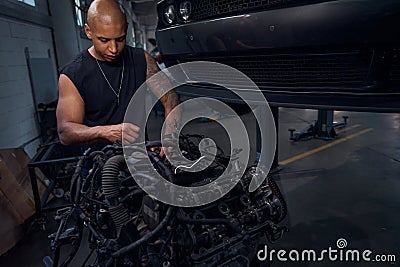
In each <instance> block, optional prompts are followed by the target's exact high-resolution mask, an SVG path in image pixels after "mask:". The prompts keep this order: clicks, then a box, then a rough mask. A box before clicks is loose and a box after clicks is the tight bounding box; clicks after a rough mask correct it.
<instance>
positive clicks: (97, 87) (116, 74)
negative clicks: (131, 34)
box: [60, 46, 147, 127]
mask: <svg viewBox="0 0 400 267" xmlns="http://www.w3.org/2000/svg"><path fill="white" fill-rule="evenodd" d="M122 58H123V60H122ZM98 62H99V64H100V66H101V69H102V70H103V72H104V74H105V76H106V77H107V79H108V81H109V83H110V84H111V86H112V87H113V89H114V90H115V93H114V92H113V90H112V89H111V88H110V86H109V85H108V83H107V81H106V79H105V78H104V76H103V74H102V72H101V70H100V68H99V66H98V65H97V62H96V59H95V58H94V57H93V56H92V55H91V54H90V53H89V52H88V51H87V50H84V51H83V52H81V53H80V54H79V55H78V56H77V57H76V58H75V59H74V60H73V61H71V62H70V63H68V64H66V65H65V66H63V67H62V68H61V69H60V74H65V75H67V76H68V78H69V79H70V80H71V81H72V82H73V83H74V85H75V87H76V88H77V89H78V91H79V93H80V95H81V97H82V99H83V101H84V103H85V117H84V121H83V124H85V125H87V126H89V127H92V126H98V125H111V124H118V123H121V122H123V119H124V115H125V111H126V109H127V107H128V104H129V101H130V100H131V98H132V96H133V95H134V93H135V92H136V90H137V89H138V88H139V87H140V85H141V84H142V83H143V82H145V80H146V68H147V66H146V58H145V56H144V51H143V50H142V49H138V48H133V47H130V46H125V48H124V50H123V52H122V57H121V60H119V61H118V62H116V63H109V62H105V61H100V60H99V61H98ZM122 64H124V77H123V81H122V86H121V92H120V96H119V105H118V101H117V96H116V93H118V90H119V87H120V81H121V74H122ZM138 112H143V111H138Z"/></svg>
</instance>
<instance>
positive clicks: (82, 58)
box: [60, 50, 87, 73]
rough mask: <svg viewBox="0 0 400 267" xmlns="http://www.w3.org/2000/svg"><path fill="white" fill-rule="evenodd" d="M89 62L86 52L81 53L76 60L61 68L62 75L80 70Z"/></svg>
mask: <svg viewBox="0 0 400 267" xmlns="http://www.w3.org/2000/svg"><path fill="white" fill-rule="evenodd" d="M86 60H87V56H86V50H84V51H82V52H80V53H79V54H78V55H77V56H76V57H75V58H74V59H72V60H71V61H69V62H68V63H67V64H65V65H64V66H62V67H61V68H60V73H65V72H69V71H71V70H79V69H80V68H81V67H82V66H83V63H84V62H85V61H86Z"/></svg>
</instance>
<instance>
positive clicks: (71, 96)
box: [56, 74, 140, 145]
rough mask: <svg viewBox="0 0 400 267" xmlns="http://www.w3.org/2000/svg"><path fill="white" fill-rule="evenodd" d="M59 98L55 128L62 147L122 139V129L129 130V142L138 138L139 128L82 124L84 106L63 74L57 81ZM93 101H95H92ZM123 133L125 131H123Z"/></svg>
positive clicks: (124, 125)
mask: <svg viewBox="0 0 400 267" xmlns="http://www.w3.org/2000/svg"><path fill="white" fill-rule="evenodd" d="M58 88H59V98H58V105H57V112H56V115H57V128H58V135H59V138H60V141H61V143H62V144H64V145H71V144H78V145H86V144H92V143H96V142H98V141H99V140H101V139H107V140H109V141H111V142H115V141H116V140H121V139H122V128H123V127H124V128H125V130H126V129H127V128H129V131H126V132H129V133H130V134H129V135H126V137H127V138H129V139H130V141H134V140H135V139H137V138H138V136H139V130H140V129H139V127H137V126H135V125H132V124H129V125H127V124H122V123H121V124H117V125H107V126H95V127H88V126H86V125H84V124H83V118H84V115H85V104H84V102H83V100H82V97H81V95H80V94H79V92H78V90H77V89H76V87H75V85H74V84H73V83H72V81H71V80H70V79H69V78H68V77H67V76H66V75H64V74H61V75H60V79H59V81H58ZM94 101H95V100H94ZM124 132H125V131H124Z"/></svg>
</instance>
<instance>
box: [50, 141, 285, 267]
mask: <svg viewBox="0 0 400 267" xmlns="http://www.w3.org/2000/svg"><path fill="white" fill-rule="evenodd" d="M200 139H201V136H184V137H182V138H180V142H179V146H180V150H181V151H183V152H182V153H183V154H184V156H185V157H186V158H187V159H189V160H196V159H199V157H200V152H199V150H198V140H200ZM158 146H160V143H159V142H147V143H146V148H147V149H146V150H143V149H140V148H137V149H136V148H135V147H131V148H130V150H129V151H130V152H129V153H131V156H132V157H133V159H131V158H128V161H129V160H136V161H137V162H136V165H135V166H137V168H136V172H135V173H134V174H133V176H135V175H141V176H142V177H146V179H147V181H148V185H146V186H152V183H154V182H155V181H154V179H152V177H153V176H154V174H155V172H158V173H159V174H160V175H161V176H163V177H165V178H166V179H167V180H169V181H171V182H173V183H175V184H179V185H184V186H199V185H201V184H205V183H210V182H212V181H213V180H214V179H215V178H216V177H218V176H219V175H221V173H222V172H223V170H224V169H225V168H231V167H232V166H229V164H228V162H229V157H226V156H224V154H223V152H222V151H220V150H218V151H217V155H216V156H215V159H214V160H213V162H212V164H211V165H210V166H208V167H207V168H205V169H204V170H202V171H201V172H197V173H193V172H187V171H185V170H182V169H179V170H177V169H174V168H175V167H173V166H172V165H171V164H170V163H169V162H168V161H167V160H165V159H163V158H162V157H160V155H159V152H158V151H152V149H151V148H153V147H158ZM123 152H125V153H123ZM238 153H240V151H238ZM124 154H125V156H124ZM146 157H147V158H149V159H150V160H151V163H152V166H153V168H151V169H150V170H149V168H143V169H141V168H140V166H141V164H140V161H141V160H143V159H144V158H146ZM231 157H234V156H231ZM125 158H126V151H123V148H122V146H121V145H118V144H116V145H112V146H107V147H105V148H104V149H102V150H101V151H90V150H88V151H86V153H85V154H84V155H83V156H82V157H81V159H80V160H79V162H78V165H77V168H76V171H75V174H74V176H73V178H72V180H71V187H70V194H69V199H70V201H71V203H72V206H71V207H68V208H65V209H62V210H58V211H57V214H56V219H57V220H59V221H60V224H59V229H58V231H57V232H56V233H54V234H52V235H51V236H50V239H51V246H52V249H53V250H54V252H55V256H54V258H53V259H50V257H48V258H47V260H46V261H47V262H48V264H47V265H48V266H58V265H59V263H60V262H61V259H60V258H62V257H60V249H61V246H62V245H64V244H72V250H71V253H70V254H69V255H68V257H67V258H66V259H64V260H63V263H62V264H61V266H67V265H68V264H70V263H71V261H72V259H73V258H74V257H75V255H76V253H77V252H78V250H79V246H80V243H81V240H82V235H83V230H84V228H87V229H88V233H89V235H88V243H89V247H90V249H91V253H90V254H89V255H88V257H87V258H86V260H85V261H84V262H83V263H82V266H93V267H94V266H96V267H97V266H250V265H252V261H253V260H254V258H255V253H256V251H257V246H258V244H266V242H274V241H276V240H278V239H279V238H280V237H281V236H282V233H283V232H284V231H285V230H286V228H284V227H280V226H278V223H280V222H281V221H282V220H283V219H284V217H285V215H286V211H287V209H286V204H285V201H284V199H283V197H282V195H281V193H280V191H279V188H278V186H277V184H276V183H275V181H274V180H273V179H272V177H271V176H268V177H267V178H266V179H265V180H264V182H263V184H262V185H261V186H260V187H259V188H258V189H257V190H256V191H254V192H252V193H249V192H248V186H249V183H250V181H251V179H252V178H253V176H254V175H262V176H263V177H266V176H267V173H265V172H263V171H260V170H258V171H256V170H257V169H256V168H255V167H248V168H247V169H246V171H245V174H244V175H243V176H241V177H240V181H239V183H237V184H236V186H235V187H234V188H233V189H232V190H230V191H229V193H227V194H226V195H224V196H223V197H222V198H221V199H219V200H217V201H215V202H212V203H210V204H207V205H203V206H199V207H188V208H186V207H175V206H171V205H168V204H165V203H163V202H160V201H158V200H156V199H155V198H153V197H151V196H150V195H148V194H146V192H145V191H144V190H143V189H142V188H143V186H142V187H140V186H139V185H138V184H137V183H136V181H135V179H134V177H133V176H132V174H131V172H129V170H128V167H127V164H126V160H125ZM199 161H200V160H199ZM198 164H201V161H200V162H198ZM88 167H89V173H88V175H87V176H86V177H84V178H83V177H82V175H81V174H82V168H88ZM216 190H218V189H216ZM171 194H172V195H171V197H175V196H174V195H173V193H171ZM92 253H96V257H94V256H93V257H92ZM93 258H95V259H94V260H93ZM89 262H90V263H89Z"/></svg>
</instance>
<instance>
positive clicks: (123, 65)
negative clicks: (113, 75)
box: [95, 58, 125, 106]
mask: <svg viewBox="0 0 400 267" xmlns="http://www.w3.org/2000/svg"><path fill="white" fill-rule="evenodd" d="M95 59H96V62H97V66H99V69H100V71H101V73H102V74H103V77H104V79H105V80H106V82H107V83H108V86H110V88H111V90H112V91H113V93H114V94H115V96H116V97H117V105H118V106H119V95H120V94H121V88H122V81H123V80H124V69H125V62H124V59H122V74H121V81H120V82H119V90H118V93H117V92H116V91H115V90H114V88H113V87H112V86H111V84H110V82H109V81H108V79H107V77H106V75H105V74H104V71H103V69H102V68H101V66H100V63H99V61H98V60H97V58H95Z"/></svg>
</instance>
